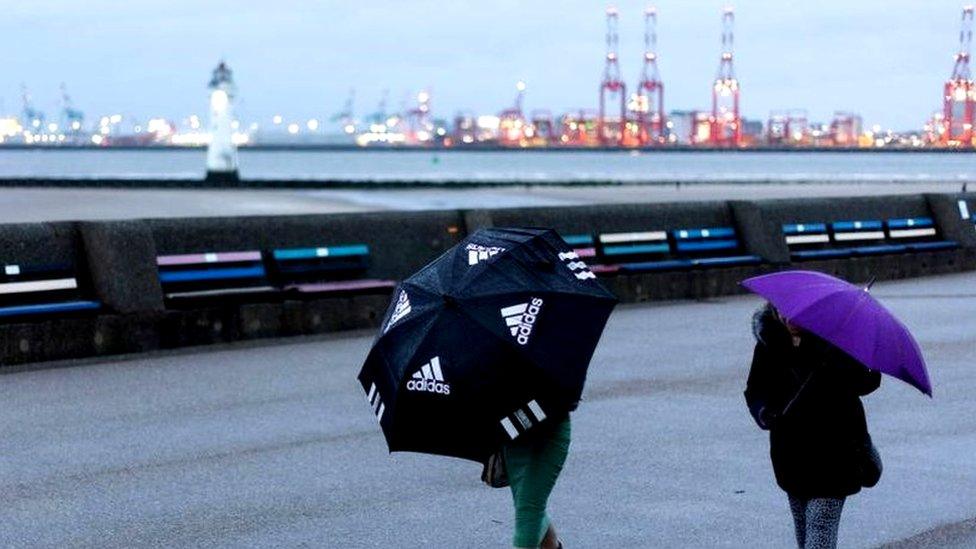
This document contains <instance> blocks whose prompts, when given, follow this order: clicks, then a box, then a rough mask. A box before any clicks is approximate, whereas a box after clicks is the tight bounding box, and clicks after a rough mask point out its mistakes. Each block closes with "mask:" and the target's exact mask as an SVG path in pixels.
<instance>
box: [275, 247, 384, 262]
mask: <svg viewBox="0 0 976 549" xmlns="http://www.w3.org/2000/svg"><path fill="white" fill-rule="evenodd" d="M323 249H324V250H327V253H326V254H325V255H320V254H319V250H323ZM272 253H273V255H274V258H275V259H277V260H279V261H282V260H284V261H287V260H289V259H318V258H325V257H349V256H354V255H369V246H367V245H365V244H350V245H347V246H321V247H319V248H290V249H283V250H275V251H274V252H272Z"/></svg>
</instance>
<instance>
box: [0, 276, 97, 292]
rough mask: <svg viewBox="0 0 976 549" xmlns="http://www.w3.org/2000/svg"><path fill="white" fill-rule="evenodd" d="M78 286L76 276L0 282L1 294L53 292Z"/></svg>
mask: <svg viewBox="0 0 976 549" xmlns="http://www.w3.org/2000/svg"><path fill="white" fill-rule="evenodd" d="M76 288H78V280H77V279H74V278H55V279H51V280H27V281H24V282H7V283H5V284H0V294H25V293H29V292H52V291H57V290H74V289H76Z"/></svg>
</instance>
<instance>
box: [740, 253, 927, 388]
mask: <svg viewBox="0 0 976 549" xmlns="http://www.w3.org/2000/svg"><path fill="white" fill-rule="evenodd" d="M742 285H743V286H745V287H746V289H748V290H749V291H751V292H753V293H755V294H759V295H761V296H762V297H765V298H766V299H767V300H768V301H769V302H770V303H772V304H773V306H774V307H776V310H777V311H779V313H780V314H781V315H782V316H783V317H784V318H786V319H787V320H789V322H790V323H791V324H793V325H795V326H799V327H800V328H803V329H804V330H807V331H809V332H811V333H814V334H816V335H818V336H820V337H821V338H822V339H824V340H826V341H828V342H830V343H831V344H833V345H834V346H836V347H837V348H839V349H841V350H842V351H844V352H846V353H847V354H848V355H850V356H852V357H854V358H855V359H857V360H858V361H859V362H861V364H864V365H865V366H867V367H868V368H871V369H872V370H877V371H879V372H883V373H886V374H888V375H890V376H894V377H897V378H898V379H900V380H902V381H905V382H907V383H908V384H910V385H912V386H914V387H915V388H917V389H918V390H919V391H922V392H923V393H925V394H927V395H929V396H932V384H931V383H930V382H929V374H928V372H927V371H926V370H925V360H924V359H923V358H922V351H921V349H919V347H918V342H916V341H915V338H914V337H912V334H911V333H909V331H908V328H906V327H905V325H904V324H902V323H901V321H899V320H898V319H897V318H895V316H894V315H893V314H891V313H890V312H889V311H888V309H885V308H884V306H882V305H881V304H880V303H878V302H877V301H876V300H875V299H874V298H873V297H872V296H871V294H869V293H868V288H860V287H857V286H854V285H853V284H850V283H848V282H845V281H843V280H838V279H836V278H834V277H832V276H829V275H826V274H823V273H817V272H813V271H782V272H778V273H773V274H768V275H762V276H756V277H753V278H750V279H747V280H744V281H742Z"/></svg>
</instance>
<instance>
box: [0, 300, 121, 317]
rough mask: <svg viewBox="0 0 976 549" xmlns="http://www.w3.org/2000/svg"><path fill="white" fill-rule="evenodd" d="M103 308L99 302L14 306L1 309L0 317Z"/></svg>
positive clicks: (65, 302)
mask: <svg viewBox="0 0 976 549" xmlns="http://www.w3.org/2000/svg"><path fill="white" fill-rule="evenodd" d="M101 306H102V304H101V303H99V302H98V301H63V302H60V303H57V302H56V303H37V304H33V305H13V306H8V307H0V317H8V316H26V315H36V314H50V313H68V312H74V311H90V310H95V309H99V308H101Z"/></svg>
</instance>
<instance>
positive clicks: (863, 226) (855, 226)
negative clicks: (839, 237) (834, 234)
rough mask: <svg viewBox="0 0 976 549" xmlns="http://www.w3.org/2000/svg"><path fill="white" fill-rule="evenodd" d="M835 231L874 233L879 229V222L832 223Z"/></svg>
mask: <svg viewBox="0 0 976 549" xmlns="http://www.w3.org/2000/svg"><path fill="white" fill-rule="evenodd" d="M832 225H833V227H834V230H835V231H868V230H871V231H876V230H879V229H881V222H880V221H875V220H870V221H835V222H833V223H832Z"/></svg>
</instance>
